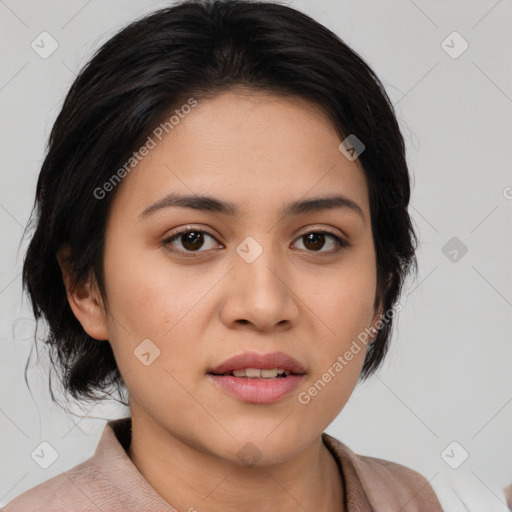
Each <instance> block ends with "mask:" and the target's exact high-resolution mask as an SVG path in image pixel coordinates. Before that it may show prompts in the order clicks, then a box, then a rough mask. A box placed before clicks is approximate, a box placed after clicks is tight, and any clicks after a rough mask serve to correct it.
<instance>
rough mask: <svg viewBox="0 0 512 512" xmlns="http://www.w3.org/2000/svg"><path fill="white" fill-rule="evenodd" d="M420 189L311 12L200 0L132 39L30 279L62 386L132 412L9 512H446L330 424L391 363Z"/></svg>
mask: <svg viewBox="0 0 512 512" xmlns="http://www.w3.org/2000/svg"><path fill="white" fill-rule="evenodd" d="M409 195H410V184H409V175H408V170H407V165H406V160H405V151H404V143H403V139H402V136H401V134H400V131H399V128H398V125H397V122H396V119H395V116H394V113H393V109H392V106H391V104H390V102H389V99H388V97H387V95H386V93H385V91H384V89H383V87H382V85H381V83H380V82H379V80H378V78H377V77H376V76H375V75H374V74H373V72H372V71H371V69H370V68H369V67H368V66H367V65H366V64H365V63H364V62H363V61H362V60H361V58H360V57H358V56H357V54H355V53H354V52H353V51H352V50H351V49H350V48H348V47H347V46H346V45H345V44H344V43H343V42H342V41H341V40H340V39H339V38H337V37H336V36H335V35H334V34H333V33H331V32H330V31H328V30H327V29H326V28H324V27H322V26H321V25H319V24H318V23H316V22H315V21H313V20H312V19H310V18H309V17H307V16H305V15H303V14H301V13H299V12H297V11H296V10H293V9H291V8H289V7H286V6H282V5H277V4H272V3H266V2H248V1H242V0H240V1H239V0H233V1H229V0H228V1H215V0H214V1H186V2H182V3H181V4H179V5H176V6H174V7H171V8H168V9H164V10H161V11H158V12H156V13H154V14H152V15H150V16H148V17H145V18H143V19H141V20H138V21H136V22H134V23H132V24H131V25H130V26H128V27H126V28H125V29H124V30H122V31H121V32H120V33H119V34H117V35H116V36H114V37H113V38H112V39H111V40H110V41H108V42H107V43H106V44H105V45H104V46H103V47H102V48H101V49H100V50H99V51H98V52H97V54H96V55H95V56H94V57H93V58H92V60H91V61H90V62H89V63H88V64H87V66H86V67H85V68H84V69H83V70H82V72H81V73H80V75H79V76H78V77H77V79H76V81H75V83H74V84H73V86H72V88H71V90H70V92H69V94H68V96H67V98H66V101H65V103H64V106H63V108H62V111H61V112H60V114H59V116H58V118H57V121H56V123H55V125H54V128H53V130H52V133H51V137H50V144H49V148H48V154H47V156H46V159H45V161H44V163H43V166H42V170H41V174H40V177H39V182H38V186H37V192H36V206H37V219H36V230H35V233H34V235H33V238H32V240H31V243H30V246H29V248H28V252H27V256H26V259H25V263H24V269H23V278H24V284H25V286H26V288H27V290H28V292H29V294H30V298H31V300H32V304H33V307H34V311H35V314H36V317H37V318H44V319H45V320H46V321H47V322H48V326H49V334H48V338H47V340H46V342H47V344H48V345H50V346H51V347H52V349H53V354H54V356H55V358H56V359H55V360H56V362H57V363H58V364H60V365H61V367H62V371H63V375H62V377H63V378H62V381H63V384H64V386H65V388H66V389H67V390H68V391H69V393H70V394H71V395H72V396H73V397H75V398H77V399H93V400H95V399H99V398H100V397H99V396H98V393H101V392H103V393H107V389H110V388H111V387H112V386H114V387H115V388H116V389H118V390H119V391H120V392H122V391H123V390H127V392H128V395H129V407H130V417H128V418H122V419H119V420H115V421H111V422H109V423H108V424H107V426H106V428H105V431H104V433H103V436H102V438H101V440H100V442H99V444H98V447H97V450H96V452H95V454H94V456H93V457H91V458H90V459H88V460H87V461H85V462H83V463H82V464H80V465H78V466H77V467H75V468H73V469H71V470H70V471H67V472H65V473H64V474H61V475H59V476H57V477H54V478H52V479H50V480H48V481H47V482H44V483H42V484H40V485H39V486H36V487H34V488H33V489H30V490H29V491H27V492H25V493H23V494H22V495H21V496H19V497H17V498H15V499H14V500H13V501H11V503H9V504H8V505H7V506H6V507H5V509H4V510H6V511H7V512H14V511H22V510H23V511H28V510H52V511H60V510H62V511H67V512H69V511H74V510H80V511H85V510H109V511H114V510H115V511H121V510H123V511H125V510H130V511H141V510H153V511H173V510H187V511H194V510H198V511H201V510H208V511H209V512H216V511H220V510H223V511H226V510H244V511H253V510H254V511H256V510H258V511H260V510H269V511H270V510H280V511H288V510H297V508H301V509H304V510H322V511H328V512H334V511H348V512H355V511H375V512H378V511H391V510H393V511H395V510H401V511H403V512H407V511H428V512H435V511H440V510H441V507H440V504H439V502H438V500H437V498H436V497H435V495H434V493H433V491H432V489H431V487H430V485H429V484H428V482H427V481H426V480H425V479H424V477H422V476H421V475H419V474H418V473H416V472H414V471H412V470H410V469H408V468H405V467H403V466H400V465H398V464H395V463H392V462H388V461H382V460H379V459H373V458H370V457H364V456H358V455H356V454H354V453H353V452H352V451H351V450H350V449H349V448H348V447H346V446H345V445H344V444H342V443H341V442H340V441H338V440H336V439H334V438H333V437H331V436H329V435H327V434H326V433H325V432H324V430H325V428H326V427H327V426H328V425H329V424H330V423H331V422H332V420H333V419H334V418H335V417H336V416H337V415H338V414H339V412H340V411H341V410H342V408H343V407H344V405H345V403H346V402H347V400H348V398H349V396H350V394H351V393H352V391H353V389H354V387H355V385H356V384H357V381H358V379H364V378H367V377H369V376H370V375H371V374H372V373H373V372H375V370H376V369H377V368H378V367H379V366H380V364H381V362H382V360H383V358H384V356H385V354H386V351H387V347H388V343H389V338H390V334H391V327H392V323H393V316H394V312H395V310H396V306H397V301H398V298H399V295H400V291H401V287H402V283H403V281H404V279H405V277H406V276H407V274H408V272H409V270H410V269H411V267H412V266H413V264H414V263H415V256H414V254H415V234H414V231H413V228H412V225H411V221H410V217H409V215H408V212H407V206H408V202H409Z"/></svg>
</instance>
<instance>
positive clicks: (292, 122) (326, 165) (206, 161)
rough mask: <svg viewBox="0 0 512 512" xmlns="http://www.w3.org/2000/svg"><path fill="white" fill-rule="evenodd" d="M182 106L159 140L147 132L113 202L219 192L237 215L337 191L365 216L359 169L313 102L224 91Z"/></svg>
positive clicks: (127, 204)
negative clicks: (149, 144)
mask: <svg viewBox="0 0 512 512" xmlns="http://www.w3.org/2000/svg"><path fill="white" fill-rule="evenodd" d="M178 108H179V107H178ZM186 111H187V112H188V113H187V114H183V113H182V115H181V116H180V117H179V118H178V117H175V118H174V123H173V126H172V128H169V126H168V131H169V133H165V132H164V135H163V136H162V137H161V140H158V139H157V138H155V137H154V136H153V139H154V141H155V142H156V144H155V145H154V148H153V149H151V150H150V151H149V154H148V155H147V156H145V157H144V158H143V159H142V160H141V161H140V163H138V164H137V165H136V167H135V168H134V169H133V170H132V171H131V172H130V173H128V174H127V175H126V177H125V178H123V181H122V183H121V185H122V186H120V189H119V190H117V194H116V199H115V201H114V205H113V208H116V204H117V207H121V208H122V209H123V210H124V211H125V212H127V213H129V215H135V213H136V214H137V215H139V214H140V213H141V212H142V211H143V210H144V209H146V208H147V207H148V205H149V204H151V203H153V202H154V201H156V200H158V199H159V198H161V197H163V196H164V195H166V194H168V193H171V192H178V193H181V194H187V195H191V194H199V195H209V196H214V197H218V198H223V199H225V200H226V201H229V202H231V203H235V204H236V205H239V208H237V214H240V215H243V214H248V213H249V212H250V211H260V212H261V211H262V210H264V211H278V210H282V206H283V203H286V204H289V203H290V202H292V201H296V200H297V199H299V198H305V197H308V196H311V197H318V196H325V195H327V194H328V195H332V194H333V193H339V194H343V195H344V196H346V197H348V198H350V199H352V200H353V201H355V202H357V203H358V204H359V205H360V207H361V209H362V210H363V211H364V212H365V215H369V210H368V209H369V204H368V193H367V184H366V178H365V175H364V171H363V169H362V167H361V165H360V163H359V162H358V160H356V161H350V160H348V159H347V158H346V157H345V156H344V155H343V154H342V153H341V152H340V151H339V149H338V147H339V144H340V142H341V139H340V137H339V135H338V133H337V132H336V130H335V128H334V126H333V125H332V124H331V122H330V121H329V119H328V118H327V116H326V115H325V114H324V113H323V111H322V110H321V109H320V108H319V107H317V106H316V105H314V104H312V103H310V102H308V101H306V100H304V99H301V98H295V97H281V96H274V95H272V94H268V93H262V92H251V93H249V92H242V93H240V92H234V91H228V92H224V93H221V94H219V95H217V96H215V97H213V98H209V99H205V100H201V99H198V100H197V106H195V107H194V108H193V109H190V110H189V109H187V110H186ZM173 112H174V111H173ZM173 112H171V113H170V116H171V115H172V114H173ZM184 112H185V110H184ZM170 116H169V117H170Z"/></svg>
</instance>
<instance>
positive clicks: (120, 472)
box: [0, 418, 442, 512]
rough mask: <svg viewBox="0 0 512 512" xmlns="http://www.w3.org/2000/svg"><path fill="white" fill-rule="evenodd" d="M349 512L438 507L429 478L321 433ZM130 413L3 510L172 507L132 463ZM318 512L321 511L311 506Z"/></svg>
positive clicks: (155, 511) (140, 511)
mask: <svg viewBox="0 0 512 512" xmlns="http://www.w3.org/2000/svg"><path fill="white" fill-rule="evenodd" d="M322 440H323V442H324V444H325V445H326V447H327V448H328V449H329V451H330V452H331V453H332V455H333V456H334V458H335V460H336V462H337V464H338V467H339V468H340V478H341V481H342V484H343V487H344V492H345V497H346V503H345V508H346V510H347V511H348V512H398V511H400V512H442V508H441V505H440V504H439V501H438V500H437V498H436V496H435V494H434V491H433V490H432V488H431V487H430V485H429V483H428V482H427V480H426V479H425V478H424V477H423V476H421V475H420V474H419V473H416V472H415V471H413V470H411V469H409V468H406V467H405V466H401V465H399V464H395V463H394V462H389V461H384V460H381V459H374V458H371V457H364V456H360V455H356V454H354V453H353V452H352V451H351V450H350V449H349V448H347V447H346V446H345V445H344V444H343V443H341V442H340V441H338V440H336V439H335V438H333V437H331V436H329V435H328V434H326V433H325V432H324V433H323V434H322ZM130 441H131V418H122V419H118V420H112V421H109V422H108V423H107V425H106V426H105V430H104V432H103V435H102V436H101V439H100V441H99V443H98V446H97V448H96V451H95V453H94V455H93V456H92V457H91V458H89V459H87V460H86V461H85V462H82V463H81V464H79V465H78V466H75V467H74V468H72V469H70V470H68V471H65V472H63V473H61V474H60V475H57V476H55V477H53V478H51V479H49V480H47V481H46V482H43V483H41V484H39V485H37V486H35V487H33V488H32V489H29V490H27V491H26V492H24V493H22V494H21V495H20V496H18V497H17V498H15V499H13V500H12V501H11V502H10V503H8V504H7V505H6V506H5V507H4V508H3V509H0V510H3V511H4V512H86V511H87V512H89V511H91V512H92V511H94V512H176V509H174V508H173V507H172V506H171V505H169V503H167V502H166V501H164V499H163V498H162V497H161V496H160V495H159V494H157V493H156V491H155V490H154V489H153V488H152V487H151V486H150V485H149V483H148V482H147V481H146V480H145V478H144V477H143V476H142V474H141V473H140V472H139V471H138V470H137V468H136V467H135V465H134V464H133V463H132V461H131V460H130V458H129V457H128V455H127V454H126V451H125V450H126V449H127V448H128V446H129V445H130ZM315 512H321V511H315Z"/></svg>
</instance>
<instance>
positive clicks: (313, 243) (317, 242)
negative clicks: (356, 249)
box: [299, 231, 348, 253]
mask: <svg viewBox="0 0 512 512" xmlns="http://www.w3.org/2000/svg"><path fill="white" fill-rule="evenodd" d="M329 239H330V240H331V242H330V243H328V242H329ZM299 240H304V242H303V245H304V247H305V249H306V250H307V251H309V252H321V253H336V252H338V251H340V250H341V249H343V248H344V247H346V246H348V243H347V242H345V240H343V239H342V238H340V237H339V236H337V235H335V234H334V233H330V232H329V231H310V232H309V233H305V234H304V235H302V236H300V237H299ZM325 245H330V247H334V248H333V249H330V250H329V249H328V250H326V251H322V250H321V249H322V248H323V247H324V246H325Z"/></svg>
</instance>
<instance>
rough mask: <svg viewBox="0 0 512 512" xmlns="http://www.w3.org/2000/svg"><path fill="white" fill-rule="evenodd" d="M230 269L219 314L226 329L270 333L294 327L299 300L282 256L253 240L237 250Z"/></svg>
mask: <svg viewBox="0 0 512 512" xmlns="http://www.w3.org/2000/svg"><path fill="white" fill-rule="evenodd" d="M258 246H259V247H258ZM244 249H245V252H244ZM258 253H259V254H258ZM255 256H256V257H255ZM254 257H255V259H254ZM233 265H234V268H233V269H232V270H231V272H230V273H229V283H228V286H227V287H226V289H225V294H226V298H225V300H224V302H223V306H222V311H221V318H222V321H223V322H224V323H225V324H226V325H227V326H229V327H230V328H233V327H236V325H237V324H239V325H247V326H248V328H252V329H253V330H256V331H272V330H276V329H278V330H284V329H289V328H290V327H291V326H292V325H296V323H297V321H298V318H299V312H300V305H299V302H300V299H299V297H298V294H297V291H298V290H296V288H297V283H296V282H295V279H294V277H293V273H292V268H291V266H290V265H289V263H288V264H287V262H286V258H285V257H284V256H283V255H279V254H276V253H275V251H272V249H271V248H263V246H262V244H258V243H257V242H256V243H255V241H254V240H253V241H249V242H248V243H247V244H246V245H244V244H243V243H242V244H241V245H240V246H239V247H238V248H237V253H236V254H234V255H233Z"/></svg>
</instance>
